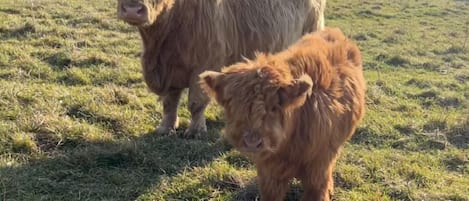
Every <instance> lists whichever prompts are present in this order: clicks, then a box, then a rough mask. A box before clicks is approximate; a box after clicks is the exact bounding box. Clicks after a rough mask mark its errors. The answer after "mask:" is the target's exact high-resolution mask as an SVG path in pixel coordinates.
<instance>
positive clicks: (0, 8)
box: [0, 0, 469, 201]
mask: <svg viewBox="0 0 469 201" xmlns="http://www.w3.org/2000/svg"><path fill="white" fill-rule="evenodd" d="M116 2H117V1H115V0H100V1H94V0H68V1H61V0H29V1H26V0H18V1H10V0H0V200H2V201H13V200H15V201H16V200H18V201H19V200H24V201H30V200H64V201H74V200H109V201H110V200H140V201H146V200H255V199H256V197H258V191H257V188H256V186H255V176H256V173H255V170H254V168H253V165H252V164H251V163H250V162H249V161H247V160H246V159H245V158H244V157H242V156H240V154H239V153H238V152H237V151H235V150H233V149H232V148H230V147H229V146H227V145H226V144H225V143H223V142H222V141H221V140H220V139H219V136H220V132H221V128H222V127H223V114H222V112H221V109H220V108H218V107H216V106H215V105H213V104H212V105H211V106H210V107H209V109H208V111H207V114H206V115H207V117H208V121H209V123H208V126H209V135H208V136H206V137H204V138H203V139H183V138H181V137H180V136H156V135H155V134H152V133H151V132H152V131H153V129H154V128H155V126H156V125H157V124H158V122H159V121H160V119H161V111H162V108H161V105H160V104H159V103H158V102H156V99H157V97H156V95H154V94H152V93H150V92H148V90H147V88H146V86H145V83H144V82H143V80H142V75H141V72H140V64H139V55H140V53H141V44H140V38H139V36H138V34H137V30H136V29H135V28H133V27H130V26H128V25H126V24H124V23H123V22H121V21H118V20H117V19H116V18H117V17H116V11H115V10H116ZM326 16H327V17H326V19H327V21H326V24H327V25H329V26H337V27H340V28H342V29H343V30H344V32H345V33H346V34H347V35H349V36H350V37H352V38H353V39H354V40H355V41H357V43H358V44H359V46H360V48H361V50H362V53H363V57H364V67H365V71H366V72H365V76H366V79H367V83H368V91H367V115H366V118H365V120H364V121H363V122H362V123H361V125H360V127H359V129H358V130H357V133H356V135H355V136H354V137H353V138H352V140H351V141H350V142H349V143H347V144H346V145H345V148H344V150H343V152H342V155H341V157H340V159H339V161H338V164H337V167H336V171H335V173H334V179H335V183H336V189H335V195H334V200H337V201H339V200H340V201H342V200H343V201H347V200H363V201H366V200H408V201H417V200H419V201H420V200H425V201H428V200H453V201H469V1H468V0H419V1H416V0H409V1H398V0H364V1H362V0H349V1H345V0H342V1H338V0H331V1H329V2H328V8H327V12H326ZM185 100H186V99H185ZM179 114H180V116H181V120H182V122H181V123H182V128H181V130H180V131H179V132H178V133H179V134H181V132H183V129H184V128H185V127H186V126H187V124H188V120H189V112H188V111H187V107H186V101H183V102H182V104H181V109H180V112H179ZM300 196H301V187H300V185H299V184H298V182H297V181H294V182H293V183H292V191H291V192H290V193H289V194H288V200H297V199H298V198H299V197H300Z"/></svg>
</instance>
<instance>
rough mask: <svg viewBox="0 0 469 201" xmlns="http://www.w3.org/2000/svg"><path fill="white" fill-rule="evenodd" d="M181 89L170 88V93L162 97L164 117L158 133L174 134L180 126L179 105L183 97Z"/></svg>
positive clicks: (157, 130)
mask: <svg viewBox="0 0 469 201" xmlns="http://www.w3.org/2000/svg"><path fill="white" fill-rule="evenodd" d="M181 93H182V90H181V89H173V90H170V91H169V93H168V94H166V95H165V96H162V97H160V98H161V100H162V102H163V119H162V120H161V122H160V124H159V126H158V128H157V129H156V133H157V134H158V135H164V134H172V133H175V132H176V128H177V127H178V123H179V122H178V115H177V110H178V105H179V99H180V98H181Z"/></svg>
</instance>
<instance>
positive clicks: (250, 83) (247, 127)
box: [200, 28, 365, 201]
mask: <svg viewBox="0 0 469 201" xmlns="http://www.w3.org/2000/svg"><path fill="white" fill-rule="evenodd" d="M200 77H201V84H202V86H203V88H204V89H205V90H206V91H207V92H208V93H209V94H210V96H212V97H213V98H214V99H216V101H217V102H218V103H219V104H220V105H222V106H223V107H224V109H225V117H226V127H225V137H226V138H227V140H228V141H229V142H230V143H231V144H233V145H234V146H235V148H236V149H238V150H239V151H240V152H241V153H243V154H245V155H247V156H249V157H250V158H251V159H252V160H253V162H254V163H255V165H256V167H257V173H258V179H259V180H258V184H259V188H260V193H261V200H263V201H276V200H283V199H284V196H285V193H286V191H287V190H288V186H289V185H288V184H289V181H290V180H291V179H292V178H294V177H296V178H298V179H300V180H301V182H302V184H303V188H304V195H303V200H305V201H329V200H330V193H331V192H332V189H333V180H332V170H333V167H334V164H335V161H336V158H337V156H338V153H339V150H340V148H341V147H342V145H343V144H344V143H345V141H346V140H347V139H349V138H350V137H351V136H352V135H353V133H354V131H355V127H356V125H357V123H358V122H359V121H360V120H361V119H362V117H363V115H364V110H365V81H364V78H363V72H362V61H361V55H360V51H359V49H358V48H357V46H356V45H355V44H353V43H352V42H350V41H349V40H348V39H347V38H346V37H345V36H344V35H343V34H342V32H341V31H340V30H339V29H328V28H327V29H326V30H325V31H321V32H316V33H314V34H308V35H306V36H304V37H303V38H302V39H300V40H299V41H298V42H297V43H295V44H294V45H292V46H291V47H290V48H288V49H287V50H285V51H282V52H280V53H277V54H274V55H271V54H267V55H266V54H258V55H257V56H256V59H255V60H252V61H246V62H244V63H238V64H234V65H232V66H229V67H227V68H225V69H223V70H222V72H221V73H220V72H214V71H207V72H204V73H202V74H201V75H200Z"/></svg>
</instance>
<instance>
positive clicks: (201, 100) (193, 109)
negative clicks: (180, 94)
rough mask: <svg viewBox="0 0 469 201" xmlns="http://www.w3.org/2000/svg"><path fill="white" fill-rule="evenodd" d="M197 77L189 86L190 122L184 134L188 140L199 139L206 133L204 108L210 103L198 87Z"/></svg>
mask: <svg viewBox="0 0 469 201" xmlns="http://www.w3.org/2000/svg"><path fill="white" fill-rule="evenodd" d="M199 79H200V78H199V76H198V74H197V75H195V76H194V77H193V78H192V79H191V82H190V86H189V100H188V102H189V111H190V113H191V122H190V124H189V127H188V128H187V130H186V131H185V132H184V136H185V137H188V138H193V137H200V136H201V135H205V134H206V133H207V125H206V122H205V115H204V113H205V108H206V107H207V105H208V103H209V102H210V99H209V97H208V96H207V95H206V94H205V93H204V92H203V91H202V89H201V88H200V85H199Z"/></svg>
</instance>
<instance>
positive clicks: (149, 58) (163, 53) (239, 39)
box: [118, 0, 326, 136]
mask: <svg viewBox="0 0 469 201" xmlns="http://www.w3.org/2000/svg"><path fill="white" fill-rule="evenodd" d="M325 4H326V0H118V16H119V18H120V19H122V20H124V21H126V22H127V23H129V24H131V25H134V26H137V27H138V30H139V32H140V35H141V38H142V43H143V55H142V57H141V61H142V68H143V75H144V79H145V81H146V83H147V85H148V87H149V88H150V90H151V91H152V92H154V93H156V94H157V95H159V96H160V98H161V99H162V102H163V119H162V121H161V123H160V125H159V126H158V128H157V130H156V131H157V133H160V134H162V133H168V132H172V131H174V129H175V128H176V127H177V125H178V123H177V122H178V117H177V107H178V102H179V99H180V96H181V92H182V90H183V89H185V88H189V104H188V105H189V110H190V113H191V116H192V117H191V123H190V125H189V128H188V129H187V130H186V132H185V135H186V136H194V135H197V134H201V133H204V132H206V130H207V127H206V124H205V117H204V111H205V108H206V106H207V104H208V102H209V98H208V97H207V96H206V95H205V94H204V93H202V91H201V89H200V86H199V85H198V84H197V82H198V80H199V77H198V75H199V74H200V73H201V72H203V71H205V70H219V68H220V67H221V66H226V65H230V64H233V63H235V62H238V61H240V60H241V58H242V57H247V58H252V57H253V56H254V55H253V53H254V51H267V52H276V51H280V50H281V49H284V48H286V47H287V46H288V45H290V44H291V43H293V42H294V41H296V40H297V39H299V38H300V37H301V36H302V35H304V34H305V33H308V32H312V31H316V30H321V29H322V28H323V27H324V16H323V14H324V8H325Z"/></svg>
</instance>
